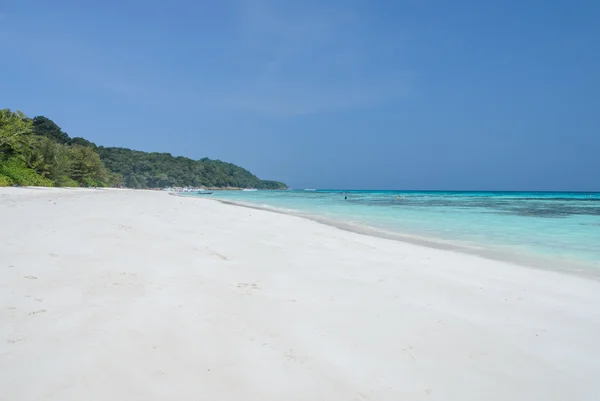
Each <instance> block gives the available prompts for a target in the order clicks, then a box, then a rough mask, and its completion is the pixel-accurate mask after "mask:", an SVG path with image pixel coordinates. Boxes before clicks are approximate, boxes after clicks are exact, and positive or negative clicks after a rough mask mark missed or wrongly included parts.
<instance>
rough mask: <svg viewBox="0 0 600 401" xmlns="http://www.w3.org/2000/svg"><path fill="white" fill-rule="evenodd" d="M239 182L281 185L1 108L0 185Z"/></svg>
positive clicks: (152, 185) (135, 185)
mask: <svg viewBox="0 0 600 401" xmlns="http://www.w3.org/2000/svg"><path fill="white" fill-rule="evenodd" d="M14 184H18V185H38V186H85V187H92V186H94V187H106V186H121V185H123V186H126V187H129V188H162V187H172V186H177V187H183V186H194V187H200V186H205V187H236V188H250V187H253V188H259V189H282V188H285V187H286V186H285V184H283V183H281V182H277V181H264V180H260V179H259V178H257V177H256V176H255V175H253V174H252V173H250V172H249V171H247V170H245V169H243V168H241V167H239V166H236V165H235V164H231V163H225V162H222V161H220V160H211V159H207V158H204V159H201V160H192V159H189V158H186V157H174V156H172V155H170V154H169V153H148V152H140V151H135V150H130V149H125V148H105V147H102V146H96V144H94V143H92V142H90V141H88V140H86V139H84V138H81V137H74V138H71V137H70V136H69V135H68V134H67V133H66V132H64V131H62V129H61V128H60V127H59V126H58V125H56V124H55V123H54V122H53V121H52V120H50V119H49V118H46V117H43V116H38V117H34V118H27V117H26V116H25V115H24V114H23V113H21V112H19V111H16V112H13V111H10V110H9V109H3V110H0V186H3V185H4V186H6V185H14Z"/></svg>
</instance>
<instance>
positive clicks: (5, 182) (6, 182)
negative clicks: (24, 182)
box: [0, 162, 15, 187]
mask: <svg viewBox="0 0 600 401" xmlns="http://www.w3.org/2000/svg"><path fill="white" fill-rule="evenodd" d="M0 163H2V162H0ZM14 183H15V182H14V181H13V180H12V178H10V177H7V176H5V175H3V174H0V187H10V186H12V185H14Z"/></svg>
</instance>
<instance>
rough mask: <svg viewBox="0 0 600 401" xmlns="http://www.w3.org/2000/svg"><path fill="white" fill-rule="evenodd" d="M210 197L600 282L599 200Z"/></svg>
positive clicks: (517, 195)
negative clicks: (569, 272) (582, 275)
mask: <svg viewBox="0 0 600 401" xmlns="http://www.w3.org/2000/svg"><path fill="white" fill-rule="evenodd" d="M192 196H194V195H192ZM201 196H202V197H206V195H201ZM210 197H211V198H216V199H220V200H223V201H228V202H234V203H239V204H244V205H252V206H254V207H260V208H265V209H273V210H276V211H280V212H283V213H288V214H294V215H299V216H303V217H308V218H312V219H315V220H318V221H320V222H323V223H327V224H331V225H336V226H338V227H341V228H345V229H351V230H354V231H359V232H363V233H367V234H371V235H379V236H383V237H387V238H395V239H399V240H405V241H409V242H416V243H420V244H423V245H429V246H433V247H438V248H447V249H454V250H457V251H462V252H467V253H474V254H478V255H482V256H485V257H489V258H493V259H500V260H507V261H512V262H517V263H521V264H526V265H532V266H536V267H543V268H550V269H559V270H570V271H577V272H580V273H582V274H585V275H589V276H594V277H597V278H600V193H590V192H587V193H565V192H455V191H451V192H441V191H328V190H318V191H307V190H300V191H254V192H242V191H215V192H214V193H213V195H210ZM345 197H347V199H345Z"/></svg>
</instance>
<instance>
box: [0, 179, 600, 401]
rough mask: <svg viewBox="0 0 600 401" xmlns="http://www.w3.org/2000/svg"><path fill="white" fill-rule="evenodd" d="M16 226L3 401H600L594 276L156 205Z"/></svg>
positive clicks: (136, 196) (74, 199) (50, 214)
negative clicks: (581, 275)
mask: <svg viewBox="0 0 600 401" xmlns="http://www.w3.org/2000/svg"><path fill="white" fill-rule="evenodd" d="M0 227H1V230H0V399H1V400H6V401H47V400H53V401H75V400H77V401H81V400H86V401H100V400H102V401H109V400H110V401H129V400H136V401H137V400H139V401H153V400H177V401H188V400H190V401H191V400H194V401H197V400H207V401H209V400H210V401H220V400H231V401H234V400H235V401H241V400H244V401H259V400H260V401H265V400H277V401H283V400H285V401H309V400H311V401H315V400H323V401H337V400H340V401H342V400H343V401H349V400H378V401H382V400H390V401H392V400H394V401H397V400H456V401H471V400H473V401H475V400H476V401H482V400H502V401H507V400H510V401H518V400H527V401H530V400H569V401H575V400H598V399H600V341H599V338H600V282H597V281H594V280H591V279H588V278H582V277H577V276H574V275H570V274H566V273H558V272H552V271H544V270H539V269H533V268H528V267H521V266H517V265H512V264H508V263H503V262H497V261H492V260H488V259H483V258H480V257H477V256H472V255H465V254H460V253H455V252H451V251H444V250H437V249H430V248H425V247H420V246H417V245H412V244H407V243H402V242H397V241H392V240H387V239H382V238H375V237H369V236H365V235H360V234H355V233H352V232H347V231H342V230H339V229H336V228H333V227H329V226H326V225H322V224H319V223H316V222H313V221H309V220H305V219H302V218H299V217H293V216H286V215H282V214H277V213H272V212H268V211H262V210H254V209H248V208H243V207H239V206H232V205H225V204H221V203H219V202H216V201H213V200H208V199H189V198H181V197H175V196H169V195H168V194H166V193H163V192H152V191H133V190H92V189H89V190H88V189H35V188H0Z"/></svg>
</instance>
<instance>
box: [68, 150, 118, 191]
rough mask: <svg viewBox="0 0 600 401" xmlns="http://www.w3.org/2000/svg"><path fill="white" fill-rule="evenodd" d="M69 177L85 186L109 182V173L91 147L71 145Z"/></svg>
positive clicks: (96, 185) (103, 184)
mask: <svg viewBox="0 0 600 401" xmlns="http://www.w3.org/2000/svg"><path fill="white" fill-rule="evenodd" d="M69 154H70V158H71V169H70V174H69V175H70V178H72V179H73V180H75V181H77V182H78V183H79V185H81V186H85V187H103V186H106V185H107V184H108V182H109V173H108V170H107V169H106V167H104V164H103V163H102V160H100V156H98V154H97V153H96V152H94V150H93V149H92V148H88V147H85V146H71V147H70V148H69Z"/></svg>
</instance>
